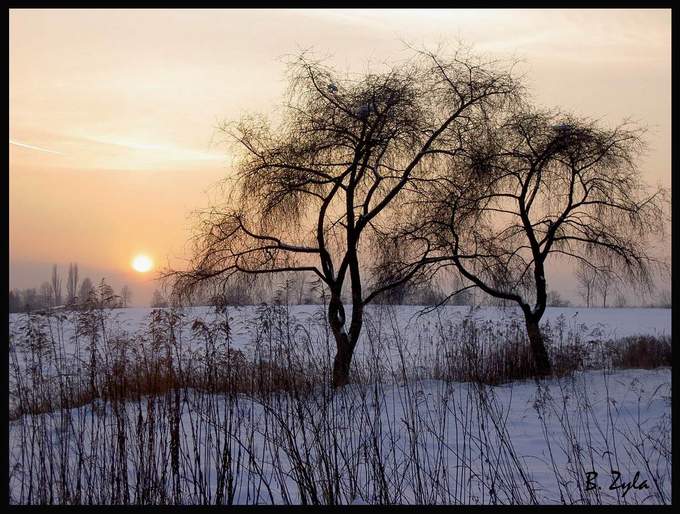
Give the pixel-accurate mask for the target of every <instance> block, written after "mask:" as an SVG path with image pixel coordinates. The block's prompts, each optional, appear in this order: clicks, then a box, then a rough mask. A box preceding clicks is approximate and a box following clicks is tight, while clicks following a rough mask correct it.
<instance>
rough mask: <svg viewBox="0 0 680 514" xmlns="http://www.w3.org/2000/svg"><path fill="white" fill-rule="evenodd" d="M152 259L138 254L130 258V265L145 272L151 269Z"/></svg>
mask: <svg viewBox="0 0 680 514" xmlns="http://www.w3.org/2000/svg"><path fill="white" fill-rule="evenodd" d="M152 266H153V261H152V260H151V259H150V258H149V257H147V256H146V255H138V256H137V257H135V258H134V259H133V260H132V267H133V268H134V270H135V271H139V272H140V273H145V272H147V271H149V270H150V269H151V267H152Z"/></svg>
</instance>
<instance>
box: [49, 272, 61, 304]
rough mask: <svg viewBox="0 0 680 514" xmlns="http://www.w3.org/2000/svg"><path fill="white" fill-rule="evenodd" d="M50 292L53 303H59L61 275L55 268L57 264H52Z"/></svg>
mask: <svg viewBox="0 0 680 514" xmlns="http://www.w3.org/2000/svg"><path fill="white" fill-rule="evenodd" d="M51 284H52V294H53V298H54V304H55V305H61V300H62V297H61V276H60V275H59V271H58V270H57V265H56V264H55V265H54V266H52V283H51Z"/></svg>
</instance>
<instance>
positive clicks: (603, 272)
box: [595, 266, 614, 308]
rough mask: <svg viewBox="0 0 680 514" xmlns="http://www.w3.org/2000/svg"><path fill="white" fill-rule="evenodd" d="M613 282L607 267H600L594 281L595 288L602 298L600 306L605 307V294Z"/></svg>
mask: <svg viewBox="0 0 680 514" xmlns="http://www.w3.org/2000/svg"><path fill="white" fill-rule="evenodd" d="M613 283H614V277H613V275H612V273H611V270H610V269H609V268H608V267H606V266H605V267H602V268H601V269H600V270H599V271H598V273H597V280H596V282H595V289H596V290H597V292H598V293H600V298H602V307H603V308H607V295H608V294H609V291H610V289H611V287H612V285H613Z"/></svg>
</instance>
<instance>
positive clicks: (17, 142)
mask: <svg viewBox="0 0 680 514" xmlns="http://www.w3.org/2000/svg"><path fill="white" fill-rule="evenodd" d="M9 144H10V145H15V146H20V147H22V148H28V149H29V150H37V151H39V152H47V153H53V154H57V155H64V154H63V153H61V152H55V151H54V150H48V149H47V148H41V147H39V146H33V145H28V144H26V143H20V142H19V141H13V140H11V139H10V140H9Z"/></svg>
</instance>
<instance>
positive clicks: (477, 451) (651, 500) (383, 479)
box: [9, 306, 672, 504]
mask: <svg viewBox="0 0 680 514" xmlns="http://www.w3.org/2000/svg"><path fill="white" fill-rule="evenodd" d="M420 310H421V309H420V308H417V307H399V308H398V309H397V310H396V311H394V310H392V311H389V310H385V309H380V308H376V307H374V308H372V310H371V312H370V316H369V319H368V320H367V323H366V327H365V328H366V330H365V338H366V341H364V342H363V345H364V346H363V348H361V351H360V357H359V358H358V360H360V359H361V358H364V359H369V360H370V358H371V352H372V351H375V350H374V348H373V347H374V346H375V344H369V341H370V342H371V343H375V342H376V341H378V342H379V343H380V344H384V345H386V347H387V351H386V352H385V353H384V354H381V355H384V356H385V363H386V365H387V367H390V366H393V365H394V362H393V361H392V358H393V357H394V356H395V355H396V354H398V353H399V352H398V351H396V350H395V348H396V347H399V346H400V345H402V346H406V347H409V352H410V353H409V355H413V356H417V357H418V358H421V357H422V356H423V355H426V354H429V353H431V352H437V351H440V350H441V348H440V347H439V346H437V334H441V332H442V331H443V330H445V329H447V328H448V329H452V328H453V329H459V328H460V327H461V326H462V325H461V323H463V320H464V319H465V318H466V317H472V318H473V319H474V320H475V326H476V327H477V328H476V329H477V330H479V331H481V332H484V330H486V329H485V328H484V327H486V326H488V327H493V330H491V328H489V334H490V336H489V337H496V335H497V334H499V333H500V334H502V333H505V332H503V330H504V329H503V328H502V326H505V325H507V326H508V327H511V328H510V329H508V330H509V331H508V332H507V333H510V332H511V331H512V329H513V328H512V327H514V329H517V328H518V327H519V328H521V319H520V318H519V317H518V316H519V313H517V312H516V311H515V310H509V309H506V310H503V309H496V308H481V309H477V310H474V311H471V310H470V309H469V308H464V307H447V308H444V309H439V310H438V311H436V312H432V313H429V314H425V315H422V316H418V315H417V314H418V312H419V311H420ZM150 312H151V310H150V309H125V310H119V311H114V312H113V313H112V315H113V317H112V318H111V319H109V320H108V321H107V322H106V323H107V326H106V330H107V334H108V337H109V338H110V339H111V340H115V337H116V336H119V335H121V334H127V335H128V336H134V335H136V336H138V337H143V336H144V334H145V331H148V323H149V318H148V316H149V314H150ZM390 312H391V313H392V314H390ZM395 313H396V314H395ZM290 314H292V315H293V318H292V322H290V323H291V325H292V327H291V329H290V330H291V333H292V334H293V335H295V336H296V337H297V336H299V335H300V334H303V333H304V334H309V333H310V332H313V331H317V332H323V330H324V328H323V324H322V323H320V322H319V319H318V316H321V315H322V313H321V312H320V311H319V308H318V307H315V306H302V307H292V308H291V311H290ZM185 315H186V319H185V321H183V322H182V323H181V326H180V325H178V327H177V328H178V334H180V337H181V339H182V340H183V343H182V344H184V345H185V346H184V347H185V348H186V351H187V352H188V353H191V352H192V351H193V350H192V348H193V349H196V348H198V347H200V346H201V345H202V344H204V343H202V342H200V341H199V340H197V338H196V336H195V333H193V332H192V330H191V325H192V322H191V321H192V320H193V319H195V318H197V317H198V318H202V319H205V320H207V321H210V320H213V321H214V320H215V314H213V313H212V311H211V309H206V308H195V309H191V310H189V311H188V312H185ZM229 317H230V318H231V320H230V323H229V324H230V328H231V335H232V344H233V345H234V347H239V348H242V349H244V350H245V351H246V352H248V351H252V348H253V341H254V340H255V339H258V337H260V336H261V332H260V330H261V326H262V323H264V320H266V319H268V320H270V321H269V322H271V319H272V316H271V313H263V312H262V310H258V309H257V308H255V307H244V308H240V309H235V308H232V309H230V310H229ZM670 317H671V316H670V310H665V309H556V308H553V309H548V311H547V312H546V316H545V318H544V321H545V322H547V325H548V326H549V327H551V330H552V332H551V333H552V334H553V337H557V334H558V333H562V334H565V335H564V337H567V338H573V337H574V335H575V334H578V336H579V337H581V338H582V340H583V341H588V340H589V339H591V338H593V339H602V338H606V339H616V338H619V337H624V336H630V335H639V334H645V335H657V336H658V335H667V336H670V334H671V322H670ZM22 319H23V318H22V317H21V316H16V315H12V317H11V319H10V330H11V332H12V333H14V334H16V335H17V337H18V336H19V334H21V333H22V330H25V329H22V328H21V327H22V323H24V322H25V320H24V321H22ZM287 319H289V320H290V318H287ZM44 328H45V331H46V332H47V333H48V334H49V335H50V337H51V338H52V339H53V340H54V338H56V339H58V340H60V341H61V342H62V343H63V346H64V347H65V348H66V352H65V354H64V355H62V356H61V357H60V358H61V359H63V361H67V362H70V361H71V360H73V359H75V357H76V356H77V357H78V359H81V357H82V356H81V355H80V354H79V353H78V352H80V351H81V350H80V345H81V344H83V343H82V342H81V343H78V342H75V343H74V341H73V340H72V335H73V327H72V323H71V321H70V320H66V321H65V322H64V323H62V324H59V325H54V326H52V325H50V326H48V327H44ZM258 334H259V336H258ZM146 337H148V335H147V336H146ZM81 338H82V336H81ZM260 339H261V337H260ZM308 339H309V341H316V340H319V339H320V338H319V337H316V336H314V337H312V336H309V338H308ZM428 345H430V346H428ZM358 350H359V349H358ZM397 350H398V348H397ZM109 351H110V350H109ZM310 351H312V352H313V351H314V349H311V350H310ZM381 358H382V357H381ZM414 358H415V357H414ZM28 364H29V362H28V360H26V361H25V362H24V364H23V365H26V366H28ZM62 364H63V362H62ZM410 364H411V365H414V366H415V365H416V364H417V361H416V360H414V361H411V362H410ZM55 366H56V364H55ZM61 369H62V370H63V369H64V368H63V367H62V368H61ZM60 372H61V371H60ZM10 383H11V386H10V387H12V383H13V382H12V381H10ZM9 428H10V441H9V443H10V462H9V469H10V491H11V501H12V502H13V503H29V502H32V503H40V502H47V503H49V502H55V503H60V502H76V503H77V502H82V503H126V502H129V503H187V504H196V503H216V502H217V503H235V504H252V503H279V504H280V503H292V504H297V503H305V502H306V503H315V502H318V503H344V504H347V503H359V504H360V503H369V504H373V503H458V504H461V503H462V504H477V503H482V504H489V503H500V504H507V503H522V504H530V503H569V504H574V503H575V504H584V503H597V504H599V503H618V504H626V503H633V504H637V503H645V504H657V503H670V502H671V465H672V464H671V454H672V453H671V452H672V448H671V440H670V437H671V371H670V369H657V370H616V371H613V372H605V371H601V370H595V371H587V372H578V373H576V375H574V376H573V377H566V378H561V379H551V380H546V381H542V382H541V383H540V384H539V383H537V382H535V381H521V382H513V383H510V384H505V385H501V386H493V387H492V386H478V385H473V384H470V383H446V382H443V381H439V380H418V379H410V380H406V381H404V380H401V381H399V380H398V381H397V382H396V383H395V382H394V381H385V382H384V383H368V384H363V385H359V384H355V385H352V386H349V387H347V388H345V389H344V390H343V391H342V392H341V393H338V394H331V393H330V392H329V391H328V390H327V389H324V388H321V389H319V390H317V391H316V392H314V393H312V394H311V395H306V396H303V397H299V396H293V395H287V394H283V395H266V396H264V397H259V398H252V397H246V396H244V395H235V396H234V395H232V396H225V395H222V394H212V393H207V392H205V391H197V390H185V391H182V392H181V393H178V394H177V396H175V394H174V393H168V394H164V395H161V396H159V397H158V398H155V399H154V398H151V397H143V398H139V399H137V400H134V401H126V402H118V403H111V402H109V403H103V402H101V403H98V402H95V403H93V404H88V405H86V406H83V407H80V408H77V409H71V410H66V411H61V412H52V413H48V414H44V415H39V416H38V415H35V416H28V415H26V416H23V417H21V418H20V419H18V420H16V421H13V422H10V425H9ZM594 472H595V473H597V476H596V477H595V475H594ZM613 472H614V473H613ZM616 472H618V473H620V476H618V475H617V473H616ZM636 474H637V478H635V476H636ZM617 477H618V478H617ZM589 486H590V487H592V489H589ZM624 492H625V494H624Z"/></svg>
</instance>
